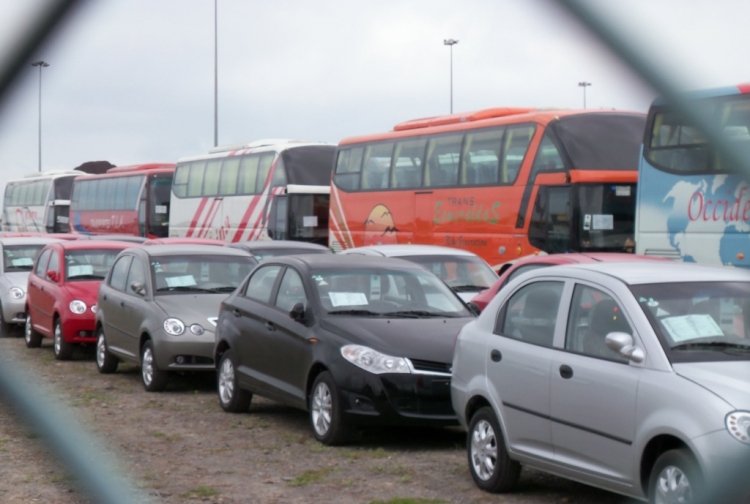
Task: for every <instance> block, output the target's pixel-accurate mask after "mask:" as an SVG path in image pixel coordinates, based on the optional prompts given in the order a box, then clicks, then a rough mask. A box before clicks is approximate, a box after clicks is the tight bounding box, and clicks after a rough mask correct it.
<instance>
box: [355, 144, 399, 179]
mask: <svg viewBox="0 0 750 504" xmlns="http://www.w3.org/2000/svg"><path fill="white" fill-rule="evenodd" d="M392 155H393V144H392V143H390V142H388V143H381V144H374V145H370V146H368V147H367V149H366V150H365V158H364V163H363V165H362V189H387V188H388V174H389V172H390V170H391V157H392Z"/></svg>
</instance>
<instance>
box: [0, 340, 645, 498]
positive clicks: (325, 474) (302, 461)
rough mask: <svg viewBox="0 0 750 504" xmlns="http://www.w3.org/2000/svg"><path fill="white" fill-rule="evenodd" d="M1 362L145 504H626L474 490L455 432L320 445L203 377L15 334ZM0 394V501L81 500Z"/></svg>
mask: <svg viewBox="0 0 750 504" xmlns="http://www.w3.org/2000/svg"><path fill="white" fill-rule="evenodd" d="M18 334H19V336H20V332H19V333H18ZM2 360H12V361H15V362H16V363H17V364H19V365H20V366H22V367H23V368H24V369H25V370H26V371H28V372H29V373H31V374H32V375H33V376H35V377H36V378H37V379H38V381H39V382H40V383H42V384H44V385H45V386H47V387H50V388H49V390H50V392H51V394H52V395H53V396H54V397H55V398H56V399H57V400H58V401H59V402H60V403H62V404H63V405H64V406H63V407H65V408H69V410H70V412H71V413H72V414H73V415H75V416H76V418H77V419H79V421H80V425H82V426H84V427H86V428H87V429H88V430H89V431H90V432H91V433H92V434H93V435H94V436H96V437H97V438H98V439H99V441H100V443H101V445H102V446H103V447H104V449H105V450H107V451H109V453H110V454H111V455H113V456H114V457H115V458H116V459H117V462H118V463H119V465H120V466H121V467H123V468H124V470H125V471H126V472H129V476H130V478H131V479H132V480H133V481H134V482H135V484H136V486H138V487H139V488H141V489H142V490H143V491H144V492H145V493H147V494H149V495H150V496H151V497H152V499H153V501H154V502H164V503H178V502H179V503H182V502H212V503H240V502H242V503H246V502H262V503H266V502H268V503H275V502H284V503H289V502H300V503H301V502H306V503H307V502H330V503H352V502H356V503H374V502H382V503H387V502H396V501H397V499H404V500H398V501H397V502H414V503H423V504H424V503H490V502H502V503H621V502H634V501H629V500H627V499H624V498H622V497H620V496H617V495H614V494H610V493H607V492H603V491H600V490H597V489H594V488H591V487H587V486H584V485H580V484H577V483H574V482H570V481H567V480H563V479H561V478H556V477H554V476H550V475H546V474H542V473H539V472H536V471H524V472H523V473H522V476H521V482H520V485H519V488H518V490H517V491H516V492H514V493H513V494H507V495H492V494H488V493H485V492H482V491H480V490H479V489H478V488H476V487H475V485H474V483H473V481H472V480H471V477H470V475H469V471H468V467H467V462H466V451H465V448H464V442H465V435H464V433H463V432H462V431H460V430H459V429H457V428H450V429H428V430H426V429H395V428H394V429H377V430H368V431H366V432H363V433H362V434H361V435H360V436H359V437H358V438H357V439H356V440H355V441H353V442H352V443H350V444H349V445H347V446H343V447H327V446H324V445H322V444H320V443H318V442H317V441H315V440H314V439H313V436H312V433H311V430H310V427H309V425H308V419H307V415H306V414H305V413H304V412H301V411H297V410H293V409H290V408H287V407H284V406H280V405H278V404H276V403H273V402H271V401H268V400H265V399H262V398H258V397H254V398H253V402H252V405H251V407H250V412H249V413H244V414H229V413H225V412H223V411H222V410H221V408H220V407H219V404H218V399H217V395H216V392H215V389H214V380H213V379H212V377H209V376H206V375H202V376H200V375H193V376H187V375H186V376H182V377H178V379H175V380H173V381H172V382H170V385H169V387H168V389H167V390H166V391H165V392H163V393H146V392H145V391H144V390H143V386H142V384H141V379H140V376H139V369H138V368H136V367H132V366H123V367H122V368H121V371H119V372H118V373H116V374H113V375H101V374H99V373H98V372H97V370H96V365H95V364H94V361H93V351H78V352H76V354H75V355H74V358H73V360H72V361H68V362H59V361H56V360H55V359H54V356H53V353H52V348H51V345H50V342H48V341H46V340H45V342H44V344H43V346H42V348H41V349H27V348H26V347H25V345H24V342H23V339H22V338H20V337H18V338H0V361H2ZM39 399H40V400H44V399H43V397H42V396H40V397H39ZM0 400H2V401H3V402H2V403H0V502H3V503H28V502H45V503H60V504H67V503H86V502H89V500H88V499H87V497H86V496H85V495H84V494H83V493H81V492H80V491H78V490H77V489H76V485H75V482H76V479H75V475H74V474H69V473H68V472H67V471H66V469H65V467H64V466H62V465H61V464H59V463H58V462H57V460H56V459H55V458H54V457H53V455H52V454H51V452H50V450H49V449H48V448H47V446H46V445H45V444H44V442H43V437H42V436H41V435H40V433H37V432H34V431H33V430H31V429H30V428H29V427H28V426H26V425H25V423H24V421H23V420H22V419H20V418H18V417H17V416H16V414H15V412H14V411H13V410H12V409H10V408H9V405H8V404H7V402H6V399H5V398H2V397H0ZM82 449H85V447H82Z"/></svg>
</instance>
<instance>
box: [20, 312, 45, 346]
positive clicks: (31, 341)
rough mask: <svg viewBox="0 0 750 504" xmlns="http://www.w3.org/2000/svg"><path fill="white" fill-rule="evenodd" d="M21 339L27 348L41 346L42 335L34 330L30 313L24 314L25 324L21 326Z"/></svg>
mask: <svg viewBox="0 0 750 504" xmlns="http://www.w3.org/2000/svg"><path fill="white" fill-rule="evenodd" d="M23 339H24V340H25V341H26V347H27V348H39V347H40V346H42V335H41V334H39V333H38V332H36V331H35V330H34V326H33V325H32V322H31V314H30V313H29V314H27V315H26V324H25V325H24V328H23Z"/></svg>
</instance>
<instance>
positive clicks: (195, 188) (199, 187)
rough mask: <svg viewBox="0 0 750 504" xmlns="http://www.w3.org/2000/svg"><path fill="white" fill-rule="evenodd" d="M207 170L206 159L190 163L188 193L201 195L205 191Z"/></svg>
mask: <svg viewBox="0 0 750 504" xmlns="http://www.w3.org/2000/svg"><path fill="white" fill-rule="evenodd" d="M205 170H206V164H205V161H196V162H194V163H191V164H190V174H189V175H188V180H187V195H188V196H201V193H202V191H203V174H204V173H205Z"/></svg>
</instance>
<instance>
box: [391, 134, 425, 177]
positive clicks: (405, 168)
mask: <svg viewBox="0 0 750 504" xmlns="http://www.w3.org/2000/svg"><path fill="white" fill-rule="evenodd" d="M426 145H427V141H426V140H424V139H421V140H406V141H404V142H399V143H397V144H396V153H395V155H394V156H393V158H394V159H395V161H394V163H393V173H392V175H391V177H392V179H391V187H395V188H401V187H420V186H421V185H422V160H423V158H424V150H425V147H426Z"/></svg>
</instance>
